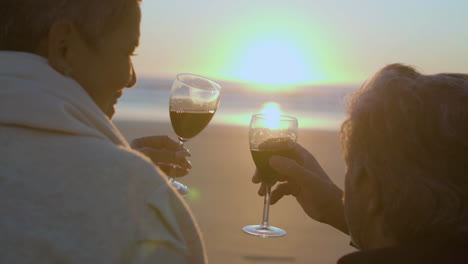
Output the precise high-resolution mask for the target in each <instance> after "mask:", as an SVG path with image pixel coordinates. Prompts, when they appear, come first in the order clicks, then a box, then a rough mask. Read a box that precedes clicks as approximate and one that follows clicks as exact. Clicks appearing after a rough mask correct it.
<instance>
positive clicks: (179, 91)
mask: <svg viewBox="0 0 468 264" xmlns="http://www.w3.org/2000/svg"><path fill="white" fill-rule="evenodd" d="M220 95H221V86H220V85H219V84H217V83H215V82H214V81H212V80H209V79H207V78H205V77H202V76H199V75H195V74H189V73H181V74H178V75H177V79H176V80H175V81H174V84H173V85H172V89H171V95H170V98H169V116H170V118H171V123H172V128H173V129H174V132H175V133H176V135H177V138H178V139H179V144H181V145H183V144H184V142H186V141H187V140H189V139H191V138H193V137H195V136H196V135H198V134H199V133H200V132H201V131H202V130H203V129H204V128H205V127H206V126H207V125H208V123H209V122H210V121H211V119H212V118H213V115H214V114H215V112H216V110H217V109H218V106H219V101H220ZM174 168H175V166H173V169H172V173H171V175H170V176H169V182H170V183H171V184H172V185H173V186H174V187H175V188H176V190H177V191H178V192H179V193H180V194H182V195H186V194H188V193H189V189H188V187H187V186H185V185H184V184H182V183H180V182H178V181H176V180H174V177H175V176H177V175H175V172H176V170H175V169H174Z"/></svg>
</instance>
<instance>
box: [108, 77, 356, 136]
mask: <svg viewBox="0 0 468 264" xmlns="http://www.w3.org/2000/svg"><path fill="white" fill-rule="evenodd" d="M219 83H220V84H221V86H222V95H221V103H220V106H219V108H218V111H217V112H216V114H215V116H214V118H213V120H212V121H211V122H212V123H214V124H223V125H234V126H248V125H249V123H250V118H251V115H253V114H257V113H262V112H264V111H268V110H269V111H280V112H281V114H284V115H289V116H294V117H296V118H298V121H299V127H300V128H313V129H323V130H336V129H339V126H340V125H341V123H342V122H343V120H344V119H345V105H346V102H347V98H348V96H349V95H350V94H351V93H352V92H354V91H355V90H357V88H358V87H359V85H342V86H339V85H335V86H332V85H328V86H305V87H297V88H295V90H294V91H291V92H288V93H278V92H269V93H265V92H256V89H255V88H256V87H255V84H242V83H234V82H219ZM171 86H172V80H162V79H142V80H140V81H139V83H138V84H137V86H136V87H134V88H132V89H126V90H125V91H124V95H123V97H122V98H121V99H120V100H119V102H118V104H117V106H116V115H115V117H114V119H116V120H137V121H150V122H169V120H170V119H169V95H170V89H171Z"/></svg>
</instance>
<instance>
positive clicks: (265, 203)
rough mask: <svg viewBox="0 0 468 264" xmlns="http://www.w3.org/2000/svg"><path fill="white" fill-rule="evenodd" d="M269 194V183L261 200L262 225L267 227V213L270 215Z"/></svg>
mask: <svg viewBox="0 0 468 264" xmlns="http://www.w3.org/2000/svg"><path fill="white" fill-rule="evenodd" d="M270 194H271V184H267V186H266V194H265V197H264V200H263V217H262V227H269V226H270V224H269V220H268V218H269V215H270Z"/></svg>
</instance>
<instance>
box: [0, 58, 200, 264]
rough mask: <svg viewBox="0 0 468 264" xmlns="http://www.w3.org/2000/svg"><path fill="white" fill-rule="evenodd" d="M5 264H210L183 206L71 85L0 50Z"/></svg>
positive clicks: (1, 255)
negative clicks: (207, 262)
mask: <svg viewBox="0 0 468 264" xmlns="http://www.w3.org/2000/svg"><path fill="white" fill-rule="evenodd" d="M0 263H15V264H16V263H17V264H20V263H25V264H26V263H39V264H40V263H73V264H75V263H76V264H78V263H80V264H81V263H87V264H91V263H100V264H105V263H109V264H110V263H206V257H205V253H204V249H203V244H202V242H201V239H200V235H199V231H198V228H197V226H196V224H195V222H194V220H193V217H192V215H191V213H190V211H189V210H188V209H187V207H186V205H185V203H184V202H183V200H182V199H181V198H180V196H179V195H178V194H176V192H174V190H173V189H172V188H171V187H169V185H168V184H167V180H166V179H165V177H162V176H161V175H160V174H159V173H158V171H157V169H156V168H155V166H153V164H152V163H151V162H150V161H149V160H148V159H146V158H145V157H143V156H142V155H140V154H138V153H137V152H135V151H133V150H131V149H130V147H129V146H128V144H127V142H126V141H125V140H124V138H123V137H122V135H121V134H120V133H119V131H118V130H117V129H116V128H115V126H114V125H113V124H112V122H110V120H109V119H108V118H107V117H106V116H105V115H104V113H103V112H102V111H101V110H100V109H99V108H98V107H97V106H96V104H95V103H94V101H93V100H92V99H91V98H90V97H89V96H88V94H87V93H86V92H85V91H84V89H82V88H81V87H80V86H79V84H78V83H77V82H75V81H74V80H72V79H70V78H67V77H64V76H62V75H61V74H59V73H58V72H56V71H55V70H54V69H53V68H51V67H50V66H49V65H48V63H47V60H46V59H44V58H42V57H40V56H36V55H33V54H29V53H20V52H6V51H0Z"/></svg>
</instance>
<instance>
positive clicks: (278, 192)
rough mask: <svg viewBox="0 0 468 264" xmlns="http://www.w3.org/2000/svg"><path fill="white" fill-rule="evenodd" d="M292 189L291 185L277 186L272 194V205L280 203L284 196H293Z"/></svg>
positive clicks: (281, 184) (282, 184)
mask: <svg viewBox="0 0 468 264" xmlns="http://www.w3.org/2000/svg"><path fill="white" fill-rule="evenodd" d="M291 194H292V192H291V188H290V185H289V183H280V184H278V185H277V186H276V188H275V189H274V190H273V191H272V192H271V198H270V204H275V203H276V202H278V201H279V200H280V199H281V198H283V196H285V195H291Z"/></svg>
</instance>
